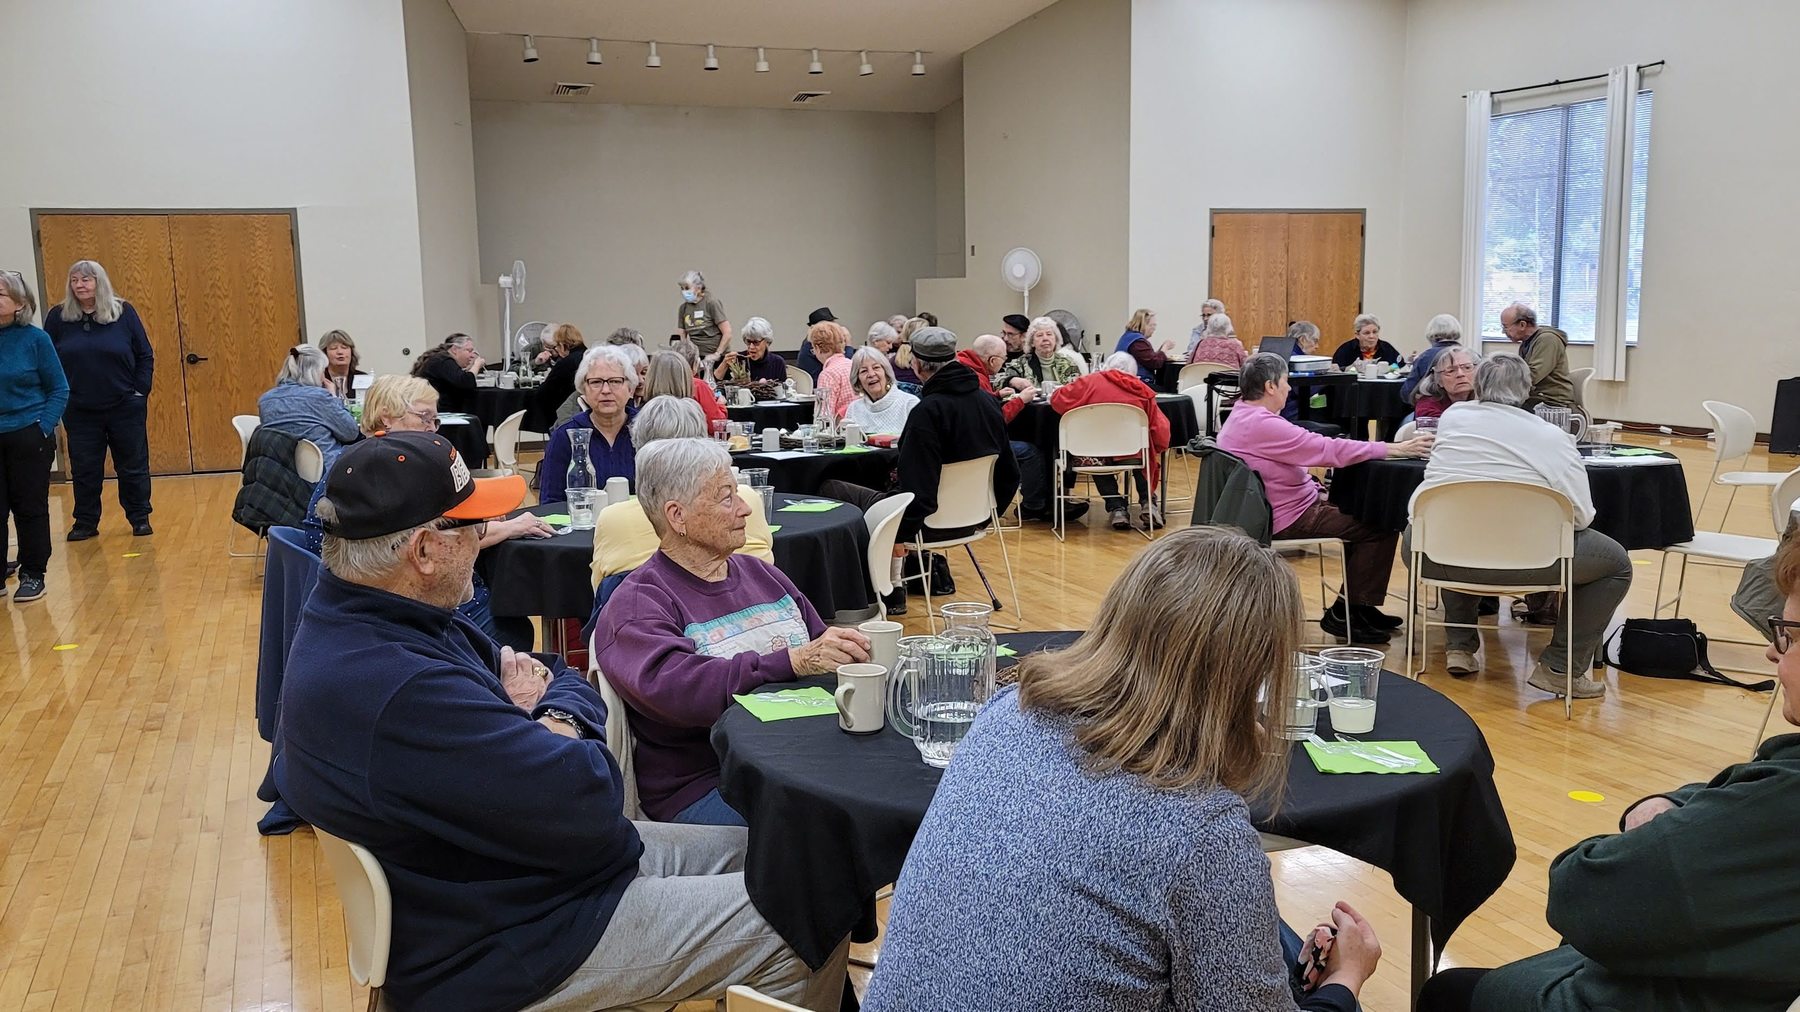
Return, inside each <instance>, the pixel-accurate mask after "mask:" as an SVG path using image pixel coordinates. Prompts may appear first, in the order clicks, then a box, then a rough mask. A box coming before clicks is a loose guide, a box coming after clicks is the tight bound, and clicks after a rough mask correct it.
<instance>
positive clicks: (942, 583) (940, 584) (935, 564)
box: [931, 552, 956, 597]
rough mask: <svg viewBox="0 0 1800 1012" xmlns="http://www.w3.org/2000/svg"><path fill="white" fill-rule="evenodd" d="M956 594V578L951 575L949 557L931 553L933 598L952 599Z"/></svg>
mask: <svg viewBox="0 0 1800 1012" xmlns="http://www.w3.org/2000/svg"><path fill="white" fill-rule="evenodd" d="M955 593H956V578H955V577H953V576H951V575H950V559H949V557H948V556H943V555H939V554H937V553H936V552H932V553H931V596H933V597H950V596H952V595H954V594H955Z"/></svg>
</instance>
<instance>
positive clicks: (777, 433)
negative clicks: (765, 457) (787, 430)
mask: <svg viewBox="0 0 1800 1012" xmlns="http://www.w3.org/2000/svg"><path fill="white" fill-rule="evenodd" d="M762 448H763V452H764V453H774V452H775V451H776V450H779V449H781V430H780V429H764V430H763V431H762Z"/></svg>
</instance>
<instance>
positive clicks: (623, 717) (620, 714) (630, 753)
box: [588, 634, 644, 819]
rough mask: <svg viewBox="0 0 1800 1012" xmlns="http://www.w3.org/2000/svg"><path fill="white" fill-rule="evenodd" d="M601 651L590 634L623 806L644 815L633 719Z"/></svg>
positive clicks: (592, 672) (593, 672) (630, 814)
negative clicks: (602, 662) (608, 675)
mask: <svg viewBox="0 0 1800 1012" xmlns="http://www.w3.org/2000/svg"><path fill="white" fill-rule="evenodd" d="M599 656H600V651H599V650H597V649H595V643H594V637H593V636H592V635H591V634H590V635H589V636H588V681H590V682H592V683H593V684H594V688H596V689H598V690H599V691H600V701H601V702H602V703H605V704H606V750H607V751H608V752H611V753H612V757H613V761H614V762H616V763H618V764H619V779H620V781H621V782H622V783H623V785H624V794H625V798H624V802H625V803H624V805H623V806H621V807H622V810H623V814H624V816H625V817H626V818H627V819H642V818H643V817H644V809H643V806H642V805H640V804H639V803H638V787H637V739H636V738H634V737H632V734H631V719H630V717H629V715H628V714H627V713H626V711H625V700H623V699H621V698H619V693H618V691H617V690H616V689H614V688H613V687H612V682H610V681H608V680H607V678H606V672H604V671H601V670H600V663H599V662H598V661H597V660H595V658H596V657H599Z"/></svg>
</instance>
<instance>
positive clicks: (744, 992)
mask: <svg viewBox="0 0 1800 1012" xmlns="http://www.w3.org/2000/svg"><path fill="white" fill-rule="evenodd" d="M725 1012H806V1010H805V1009H804V1008H801V1007H800V1006H798V1005H789V1004H788V1003H787V1002H785V1001H782V1000H781V999H779V998H771V997H769V996H768V995H766V994H763V993H762V992H761V991H758V990H756V989H755V988H753V987H745V986H744V985H742V984H733V985H731V986H730V987H728V988H726V989H725Z"/></svg>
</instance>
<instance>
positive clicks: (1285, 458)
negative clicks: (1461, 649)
mask: <svg viewBox="0 0 1800 1012" xmlns="http://www.w3.org/2000/svg"><path fill="white" fill-rule="evenodd" d="M1241 382H1242V387H1243V394H1242V395H1241V396H1240V397H1239V398H1238V402H1237V406H1236V407H1233V408H1232V409H1231V417H1230V418H1227V419H1226V420H1225V427H1224V428H1223V429H1220V430H1219V440H1218V442H1219V449H1221V450H1224V451H1226V452H1227V453H1230V454H1233V455H1234V456H1237V457H1239V458H1242V459H1243V461H1244V463H1245V464H1248V465H1249V466H1250V468H1251V470H1254V471H1255V472H1256V474H1257V476H1258V477H1260V478H1261V479H1262V483H1263V494H1264V495H1266V496H1267V497H1268V499H1269V507H1270V512H1271V516H1272V525H1271V527H1270V530H1272V531H1273V532H1274V535H1275V537H1276V538H1277V539H1280V538H1314V537H1324V538H1342V539H1343V540H1344V553H1345V554H1346V555H1347V556H1348V559H1347V560H1346V562H1345V568H1346V569H1347V570H1348V571H1347V572H1346V574H1345V577H1344V584H1345V587H1346V588H1347V592H1348V594H1349V597H1350V627H1349V629H1348V631H1349V632H1351V633H1354V635H1353V636H1352V637H1351V638H1352V639H1353V640H1354V641H1355V642H1357V643H1386V642H1387V641H1388V639H1389V637H1390V634H1391V632H1392V631H1393V630H1394V629H1397V628H1399V626H1400V624H1401V620H1400V619H1399V618H1396V617H1394V616H1392V615H1387V614H1385V613H1383V612H1382V611H1381V610H1380V605H1381V602H1382V601H1384V600H1386V599H1387V586H1388V577H1389V575H1391V573H1392V572H1393V568H1394V544H1395V542H1397V541H1398V540H1399V535H1397V534H1394V533H1393V532H1391V531H1382V530H1377V529H1375V528H1373V527H1370V526H1369V525H1368V524H1365V523H1363V522H1362V521H1360V520H1357V519H1355V518H1354V517H1351V516H1350V515H1348V514H1346V513H1344V512H1342V511H1340V510H1339V509H1338V508H1337V507H1336V506H1333V505H1332V504H1331V503H1329V502H1327V501H1326V499H1325V494H1324V490H1323V489H1321V488H1320V487H1319V483H1318V482H1316V481H1314V480H1313V477H1312V475H1310V474H1308V473H1307V471H1306V469H1307V468H1309V467H1349V466H1350V465H1351V464H1359V463H1361V462H1363V461H1365V460H1380V459H1382V458H1384V457H1423V456H1425V455H1427V454H1428V453H1430V452H1431V437H1430V436H1429V435H1422V436H1414V437H1413V438H1411V439H1409V440H1407V441H1406V442H1404V443H1368V442H1363V441H1362V440H1360V439H1328V438H1326V437H1325V436H1321V435H1319V434H1318V433H1316V432H1310V431H1308V430H1306V429H1303V428H1301V427H1300V426H1298V425H1295V424H1293V423H1292V422H1289V421H1288V420H1286V419H1284V418H1282V417H1281V415H1279V414H1277V412H1278V411H1280V410H1281V407H1282V405H1284V404H1286V403H1287V399H1288V393H1289V390H1288V378H1287V360H1286V359H1283V358H1282V357H1281V356H1280V355H1270V354H1266V353H1265V354H1258V355H1252V356H1250V360H1249V361H1247V362H1245V363H1244V368H1243V378H1242V381H1241ZM1319 627H1320V628H1321V629H1324V630H1325V631H1326V632H1328V633H1330V634H1331V635H1333V636H1336V637H1337V638H1339V639H1343V638H1344V637H1345V633H1346V628H1345V625H1344V611H1343V599H1342V598H1339V599H1338V601H1337V602H1335V603H1334V604H1332V605H1331V606H1330V607H1329V608H1327V609H1326V610H1325V616H1324V617H1323V618H1321V619H1320V620H1319Z"/></svg>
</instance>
